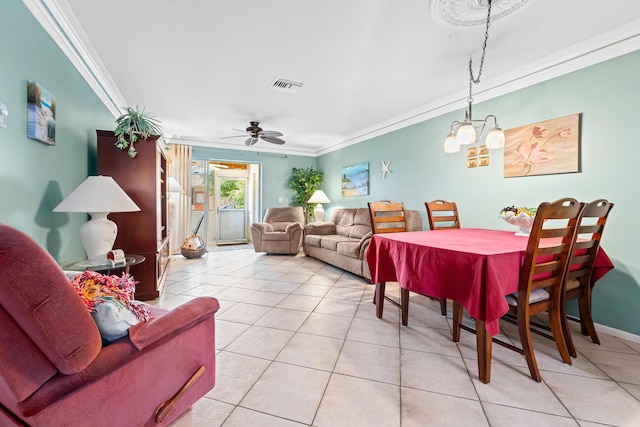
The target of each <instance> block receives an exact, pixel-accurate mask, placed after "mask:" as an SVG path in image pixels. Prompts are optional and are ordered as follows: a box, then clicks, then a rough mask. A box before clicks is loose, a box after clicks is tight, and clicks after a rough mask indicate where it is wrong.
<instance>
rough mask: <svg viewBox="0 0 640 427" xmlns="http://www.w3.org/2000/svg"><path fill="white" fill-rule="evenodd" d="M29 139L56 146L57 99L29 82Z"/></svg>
mask: <svg viewBox="0 0 640 427" xmlns="http://www.w3.org/2000/svg"><path fill="white" fill-rule="evenodd" d="M27 137H29V138H30V139H34V140H36V141H39V142H42V143H44V144H47V145H55V144H56V99H55V97H54V96H53V95H52V94H51V93H50V92H49V91H48V90H46V89H45V88H43V87H42V86H40V85H39V84H38V83H37V82H34V81H28V82H27Z"/></svg>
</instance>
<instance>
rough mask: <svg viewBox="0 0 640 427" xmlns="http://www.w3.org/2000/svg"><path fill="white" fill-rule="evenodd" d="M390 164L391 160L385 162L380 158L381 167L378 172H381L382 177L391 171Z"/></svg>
mask: <svg viewBox="0 0 640 427" xmlns="http://www.w3.org/2000/svg"><path fill="white" fill-rule="evenodd" d="M390 164H391V160H389V161H388V162H387V163H385V162H384V160H382V168H380V172H382V179H385V178H386V177H387V174H388V173H393V172H391V169H389V165H390Z"/></svg>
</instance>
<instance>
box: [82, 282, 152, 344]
mask: <svg viewBox="0 0 640 427" xmlns="http://www.w3.org/2000/svg"><path fill="white" fill-rule="evenodd" d="M136 283H138V282H136V281H135V280H133V277H132V276H130V275H129V274H123V275H122V277H118V276H115V275H112V276H105V275H103V274H100V273H97V272H95V271H85V272H83V273H81V274H78V275H76V276H75V277H74V278H73V279H72V281H71V285H72V286H73V287H74V289H75V290H76V293H77V294H78V296H79V297H80V299H82V301H83V302H84V305H85V306H86V307H87V309H88V310H89V311H90V312H91V316H92V317H93V320H94V321H95V322H96V325H97V326H98V329H99V330H100V334H101V335H102V338H103V339H104V340H105V341H107V342H112V341H115V340H117V339H118V338H122V337H124V336H126V335H127V333H128V330H129V328H130V327H131V326H133V325H135V324H136V323H138V322H144V321H146V320H147V319H149V309H148V308H147V307H146V306H145V305H144V304H142V303H140V302H138V301H135V300H134V299H133V294H134V291H135V285H136Z"/></svg>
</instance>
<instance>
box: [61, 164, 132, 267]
mask: <svg viewBox="0 0 640 427" xmlns="http://www.w3.org/2000/svg"><path fill="white" fill-rule="evenodd" d="M139 210H140V208H139V207H138V205H136V204H135V203H134V202H133V200H131V198H130V197H129V196H128V195H127V193H125V192H124V190H123V189H122V188H120V186H119V185H118V184H117V183H116V182H115V180H114V179H113V178H111V177H110V176H90V177H88V178H87V179H86V180H85V181H84V182H83V183H82V184H80V185H79V186H78V188H76V189H75V190H73V192H72V193H71V194H69V195H68V196H67V197H66V198H65V199H64V200H63V201H62V202H60V204H59V205H58V206H56V207H55V208H54V209H53V212H86V213H88V214H89V215H91V220H90V221H88V222H86V223H84V224H83V225H82V227H80V240H82V245H83V246H84V250H85V252H87V258H88V262H87V265H101V264H105V263H106V262H107V253H108V252H109V251H110V250H111V249H112V248H113V242H115V240H116V235H117V233H118V227H117V226H116V224H115V223H114V222H113V221H111V220H109V219H108V218H107V215H109V213H110V212H135V211H139Z"/></svg>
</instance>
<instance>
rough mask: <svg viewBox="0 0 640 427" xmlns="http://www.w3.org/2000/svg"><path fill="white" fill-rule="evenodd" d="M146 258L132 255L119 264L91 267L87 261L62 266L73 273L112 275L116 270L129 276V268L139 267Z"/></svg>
mask: <svg viewBox="0 0 640 427" xmlns="http://www.w3.org/2000/svg"><path fill="white" fill-rule="evenodd" d="M145 259H146V258H145V257H144V256H142V255H135V254H130V255H126V256H125V262H124V263H122V262H121V263H119V264H110V263H105V264H100V265H90V264H89V263H88V261H87V260H83V261H73V262H69V263H66V264H62V269H63V270H71V271H87V270H91V271H96V272H98V273H102V272H104V273H105V274H107V275H110V274H111V272H112V271H115V270H124V272H125V273H126V274H129V267H131V266H132V265H137V264H140V263H142V262H144V260H145Z"/></svg>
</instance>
